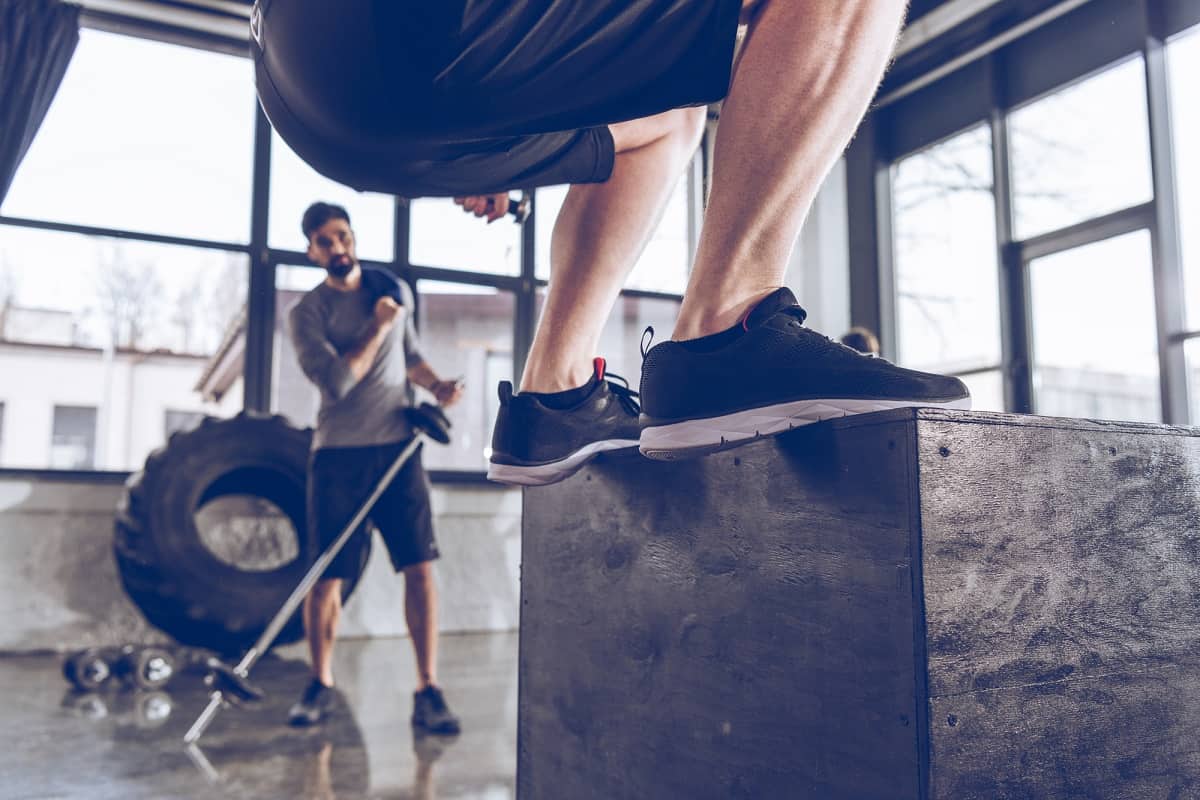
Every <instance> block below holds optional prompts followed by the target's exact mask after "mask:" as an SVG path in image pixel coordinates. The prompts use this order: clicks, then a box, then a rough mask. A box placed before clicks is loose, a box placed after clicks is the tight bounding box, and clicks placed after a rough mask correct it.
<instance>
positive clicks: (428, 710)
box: [412, 686, 462, 736]
mask: <svg viewBox="0 0 1200 800" xmlns="http://www.w3.org/2000/svg"><path fill="white" fill-rule="evenodd" d="M412 725H413V727H414V728H416V729H418V730H419V731H425V732H426V733H435V734H438V735H439V736H453V735H455V734H457V733H458V732H459V731H460V730H461V728H462V726H461V725H460V724H459V721H458V717H456V716H454V712H453V711H451V710H450V707H449V706H448V705H446V698H445V696H443V695H442V690H441V689H439V688H437V687H436V686H426V687H425V688H424V689H422V690H421V691H419V692H413V713H412Z"/></svg>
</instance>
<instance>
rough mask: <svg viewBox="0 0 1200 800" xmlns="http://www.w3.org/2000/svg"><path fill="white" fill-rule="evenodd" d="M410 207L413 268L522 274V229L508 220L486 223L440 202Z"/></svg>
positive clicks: (450, 203)
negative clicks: (417, 266)
mask: <svg viewBox="0 0 1200 800" xmlns="http://www.w3.org/2000/svg"><path fill="white" fill-rule="evenodd" d="M411 206H412V217H411V224H410V231H409V241H410V242H411V244H410V245H409V252H408V258H409V261H411V262H412V263H413V264H423V265H425V266H430V267H446V268H448V269H461V270H467V271H469V272H486V273H489V274H492V275H520V274H521V226H520V225H517V224H515V223H514V222H513V218H512V217H511V216H507V215H506V216H504V217H503V218H501V219H498V220H496V221H495V222H492V223H489V222H487V221H486V220H483V219H478V218H477V217H475V216H474V215H473V214H468V213H467V212H465V211H463V210H462V208H461V207H460V206H457V205H455V204H454V201H453V200H449V199H443V198H438V199H424V200H414V201H412V203H411Z"/></svg>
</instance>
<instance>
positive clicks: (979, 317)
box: [892, 126, 1003, 410]
mask: <svg viewBox="0 0 1200 800" xmlns="http://www.w3.org/2000/svg"><path fill="white" fill-rule="evenodd" d="M892 185H893V199H892V205H893V209H894V214H895V217H894V223H893V226H894V227H893V230H894V248H895V265H896V335H897V344H898V360H899V363H901V364H902V365H904V366H907V367H912V368H914V369H922V370H928V371H934V372H944V373H963V372H970V373H972V383H973V386H972V388H973V389H974V388H975V387H976V386H978V388H979V389H980V391H979V392H973V394H975V404H974V406H975V407H976V408H988V409H992V410H1002V409H1003V392H1002V391H1001V392H997V391H995V388H994V385H995V383H996V382H997V381H998V376H999V372H998V370H999V366H1000V315H999V305H998V293H999V277H998V275H997V269H996V210H995V204H994V201H993V197H992V146H991V136H990V135H989V132H988V129H987V127H986V126H979V127H977V128H974V129H972V130H969V131H966V132H965V133H962V134H959V135H958V136H955V137H954V138H952V139H950V140H948V141H946V142H943V143H941V144H938V145H936V146H934V147H931V148H929V149H928V150H924V151H922V152H920V153H917V154H916V155H912V156H909V157H908V158H905V159H903V160H902V161H900V162H898V163H897V164H896V165H895V167H893V171H892Z"/></svg>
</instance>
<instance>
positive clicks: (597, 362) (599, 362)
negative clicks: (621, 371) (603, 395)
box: [592, 356, 608, 381]
mask: <svg viewBox="0 0 1200 800" xmlns="http://www.w3.org/2000/svg"><path fill="white" fill-rule="evenodd" d="M607 367H608V362H607V361H605V360H604V359H603V358H600V357H599V356H596V357H595V358H593V359H592V374H593V375H594V376H595V377H596V380H597V381H602V380H604V370H605V368H607Z"/></svg>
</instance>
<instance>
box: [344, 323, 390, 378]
mask: <svg viewBox="0 0 1200 800" xmlns="http://www.w3.org/2000/svg"><path fill="white" fill-rule="evenodd" d="M391 329H392V323H383V324H381V323H379V322H377V321H374V322H372V323H371V327H370V328H369V329H368V330H367V333H366V335H365V336H363V339H362V341H361V342H359V343H358V344H357V345H355V347H354V349H353V350H349V351H347V353H346V356H345V358H346V364H347V366H349V367H350V373H351V374H352V375H353V376H354V378H355V379H356V380H360V381H361V380H362V379H363V376H365V375H366V374H367V372H368V371H370V369H371V365H372V364H374V363H375V356H377V355H379V348H380V347H382V346H383V340H384V339H385V338H387V335H388V332H389V331H391Z"/></svg>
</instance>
